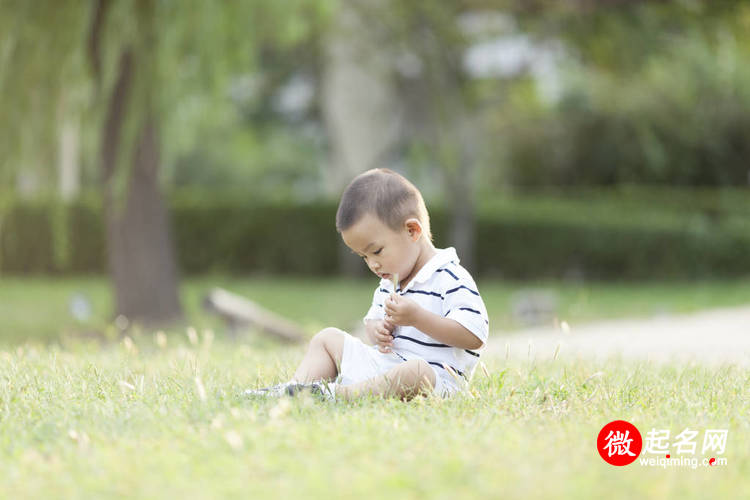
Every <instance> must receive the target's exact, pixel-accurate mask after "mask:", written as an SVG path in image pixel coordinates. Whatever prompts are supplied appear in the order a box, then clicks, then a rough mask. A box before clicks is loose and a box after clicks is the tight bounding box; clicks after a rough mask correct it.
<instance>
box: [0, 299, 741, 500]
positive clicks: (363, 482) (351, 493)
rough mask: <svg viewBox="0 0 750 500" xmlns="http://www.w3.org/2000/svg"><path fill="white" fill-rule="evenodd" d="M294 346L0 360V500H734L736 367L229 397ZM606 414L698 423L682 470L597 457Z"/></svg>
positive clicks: (0, 354)
mask: <svg viewBox="0 0 750 500" xmlns="http://www.w3.org/2000/svg"><path fill="white" fill-rule="evenodd" d="M269 296H270V295H269ZM300 314H301V316H302V313H300ZM301 354H302V347H301V346H297V347H290V348H270V349H269V348H267V347H263V346H262V345H260V344H258V343H257V342H254V341H252V340H251V341H247V342H245V341H243V342H240V343H230V342H226V341H224V340H221V339H220V338H216V339H213V341H212V340H211V338H210V336H209V337H208V338H207V337H205V336H202V337H200V336H199V338H198V339H197V341H196V342H195V343H191V342H190V341H188V338H187V336H186V335H184V334H183V335H172V336H169V338H168V339H167V342H166V344H164V343H163V342H162V343H161V345H159V343H158V342H156V341H155V336H154V335H153V334H152V333H141V334H136V335H135V336H134V337H133V339H132V340H125V341H121V342H119V343H118V342H114V343H111V344H105V345H104V346H102V345H100V344H99V343H98V342H94V341H89V342H87V341H71V342H69V343H67V344H66V345H65V347H60V346H58V345H56V344H52V345H45V344H41V343H37V344H34V343H31V344H25V345H23V346H18V347H12V348H8V349H6V350H4V351H0V467H1V468H2V471H3V481H2V482H0V498H101V497H110V496H116V497H124V498H180V499H191V498H227V497H235V498H276V497H278V498H300V497H302V498H304V497H319V498H326V499H330V498H351V497H356V498H445V499H456V498H476V497H479V498H483V497H484V498H523V499H529V498H575V499H578V498H597V499H598V498H633V497H636V498H637V497H644V498H749V497H750V481H748V479H747V478H748V475H750V439H749V438H750V420H748V418H747V416H748V414H750V378H749V377H748V373H747V371H746V370H741V369H738V368H735V367H731V366H725V367H718V368H711V369H708V368H703V367H699V366H695V365H687V366H654V365H649V364H645V363H637V364H636V363H624V362H620V361H617V360H611V361H610V362H607V363H595V362H588V361H579V362H572V361H566V362H563V361H561V360H549V361H544V362H528V361H527V362H522V361H512V362H508V361H506V360H504V359H502V358H489V359H487V358H484V359H483V360H484V362H485V363H486V365H487V368H488V372H487V373H488V375H485V372H484V371H483V370H477V371H476V373H475V376H474V379H473V380H472V383H471V386H470V392H469V394H471V395H466V396H458V397H456V398H454V399H452V400H446V401H443V400H440V399H435V398H418V399H416V400H415V401H413V402H411V403H408V404H405V403H402V402H399V401H394V400H388V401H383V400H362V401H359V402H356V403H340V402H339V403H329V402H320V401H317V400H314V399H312V398H311V397H309V396H307V397H300V398H297V399H282V400H275V401H258V400H250V399H247V398H243V397H241V396H239V393H240V392H241V391H242V390H243V389H245V388H247V387H255V386H258V385H261V384H268V383H272V382H275V381H278V380H281V379H284V378H286V377H288V376H289V374H290V373H291V372H292V371H293V368H294V365H295V364H296V363H297V361H298V360H299V358H300V356H301ZM616 419H624V420H627V421H629V422H631V423H633V424H634V425H635V426H636V427H638V429H639V430H640V431H641V433H642V434H643V436H644V438H645V435H646V432H647V431H648V430H650V429H652V428H657V429H668V430H670V431H671V436H675V435H676V434H677V433H679V432H681V431H682V430H683V429H684V428H686V427H689V428H690V429H693V430H698V431H699V432H700V434H699V436H698V439H699V442H698V444H697V446H698V451H697V452H696V454H695V455H688V456H690V457H693V456H694V457H696V458H697V459H698V460H699V464H698V467H697V468H695V469H693V468H692V467H689V466H688V467H685V466H683V467H667V468H662V467H647V466H643V465H640V464H639V463H638V461H636V462H635V463H633V464H630V465H627V466H624V467H614V466H611V465H609V464H607V463H605V462H604V461H603V460H602V459H601V458H600V457H599V455H598V453H597V450H596V437H597V434H598V433H599V430H600V429H601V428H602V426H603V425H604V424H606V423H607V422H610V421H612V420H616ZM705 429H727V430H728V437H727V445H726V451H725V453H724V454H723V455H721V456H722V457H724V458H726V464H725V465H721V466H716V467H703V466H702V464H701V463H700V460H702V458H704V457H705V458H708V457H709V455H710V454H708V453H707V454H702V453H701V450H700V448H701V445H702V438H703V433H704V431H705ZM642 456H644V455H642Z"/></svg>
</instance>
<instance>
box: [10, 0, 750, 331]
mask: <svg viewBox="0 0 750 500" xmlns="http://www.w3.org/2000/svg"><path fill="white" fill-rule="evenodd" d="M0 126H2V130H3V133H2V134H0V341H7V342H13V341H16V340H23V339H28V338H42V339H55V338H60V336H61V335H62V337H63V338H64V337H65V336H66V335H78V336H80V335H92V336H101V335H107V334H108V333H107V332H109V334H113V335H116V334H117V331H121V330H125V329H127V328H128V327H130V326H132V325H134V324H143V325H185V324H191V325H196V326H199V327H206V328H208V327H213V328H223V327H222V326H221V325H223V323H219V322H218V320H216V319H215V318H214V317H213V316H212V315H210V314H209V313H208V312H206V311H205V310H204V309H203V307H202V301H203V297H205V295H206V293H207V291H208V290H209V289H210V288H212V287H214V286H221V287H224V288H228V289H230V290H233V291H235V292H237V293H240V294H242V295H244V296H246V297H249V298H251V299H253V300H256V301H258V302H259V303H260V304H262V305H263V306H264V307H268V308H270V309H271V310H274V311H275V312H277V313H279V314H281V315H283V316H286V317H288V318H291V319H293V320H294V321H297V322H299V323H300V324H302V325H303V327H304V328H305V329H306V330H307V331H309V332H313V333H314V330H315V329H316V328H318V327H323V326H327V325H329V324H333V325H336V326H340V327H342V328H349V327H350V326H352V325H354V324H356V323H357V322H358V320H359V318H361V316H362V315H363V314H364V312H365V311H366V309H367V306H368V304H369V301H370V299H371V294H372V289H373V287H374V286H375V284H376V283H375V281H374V278H373V277H367V276H366V274H365V272H366V268H365V266H364V265H362V264H361V262H358V261H357V259H354V260H353V261H352V257H351V255H349V252H348V251H347V250H345V249H344V248H343V245H342V244H341V243H340V241H339V240H340V238H339V236H338V235H337V233H336V231H335V228H334V215H335V210H336V205H337V201H338V197H339V195H340V194H341V192H342V190H343V188H344V187H345V186H346V185H347V183H348V182H349V181H350V180H351V179H352V178H353V177H354V176H355V175H357V174H358V173H360V172H362V171H364V170H367V169H369V168H373V167H389V168H392V169H394V170H397V171H399V172H401V173H403V174H404V175H406V176H407V177H408V178H409V179H411V180H412V181H413V182H414V183H415V184H416V185H417V186H418V187H419V188H420V189H421V190H422V192H423V194H424V195H425V198H426V201H427V205H428V209H429V210H430V213H431V216H432V224H433V234H434V235H435V243H436V246H438V247H444V246H455V247H456V248H457V250H458V252H459V255H460V256H461V258H462V263H463V264H464V265H465V266H466V267H467V268H468V269H470V270H471V271H472V272H473V273H474V275H475V277H476V278H477V281H478V283H479V285H480V287H481V288H482V290H483V294H484V296H485V301H486V302H487V304H488V309H489V310H490V315H491V318H492V319H493V327H494V328H499V329H503V330H505V329H515V328H520V327H523V326H527V325H530V324H536V323H551V322H552V321H557V320H559V319H560V318H561V317H563V316H565V317H567V318H576V319H581V320H585V319H589V318H595V317H604V316H620V315H633V314H635V315H637V314H658V313H660V312H664V311H672V310H684V309H695V308H702V307H709V306H713V305H728V304H737V303H743V302H746V300H747V297H748V293H750V286H748V281H747V279H746V277H747V276H748V274H749V273H750V260H749V259H748V255H750V197H749V196H748V195H749V194H750V191H749V190H748V186H749V185H750V161H748V160H750V141H749V140H748V138H750V3H749V2H742V1H711V2H709V1H699V0H673V1H666V0H665V1H636V0H631V1H626V0H606V1H605V0H600V1H594V0H563V1H546V0H538V1H528V0H526V1H520V0H494V1H492V0H485V1H482V0H476V1H475V0H424V1H420V2H399V1H395V0H351V1H345V2H344V1H335V0H318V1H315V2H306V1H299V0H287V1H283V2H271V1H262V0H242V1H234V2H205V1H198V0H185V1H170V0H161V1H156V0H133V1H124V0H122V1H118V0H92V1H90V2H84V1H64V2H60V1H54V2H53V1H42V0H39V1H31V2H30V1H21V0H0ZM113 332H114V333H113Z"/></svg>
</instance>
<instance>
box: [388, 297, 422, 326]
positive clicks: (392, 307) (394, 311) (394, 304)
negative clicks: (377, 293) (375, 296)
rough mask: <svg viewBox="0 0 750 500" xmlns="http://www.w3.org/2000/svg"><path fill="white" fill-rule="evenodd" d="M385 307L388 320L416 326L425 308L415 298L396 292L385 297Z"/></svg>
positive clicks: (397, 323)
mask: <svg viewBox="0 0 750 500" xmlns="http://www.w3.org/2000/svg"><path fill="white" fill-rule="evenodd" d="M384 307H385V314H386V316H385V318H386V320H387V321H390V322H391V323H392V324H394V325H397V326H414V325H415V324H416V323H417V320H418V318H419V314H420V313H421V312H422V310H423V309H422V308H421V307H419V304H417V303H416V302H414V301H413V300H411V299H407V298H406V297H404V296H402V295H396V294H395V293H391V295H390V297H388V298H387V299H385V306H384Z"/></svg>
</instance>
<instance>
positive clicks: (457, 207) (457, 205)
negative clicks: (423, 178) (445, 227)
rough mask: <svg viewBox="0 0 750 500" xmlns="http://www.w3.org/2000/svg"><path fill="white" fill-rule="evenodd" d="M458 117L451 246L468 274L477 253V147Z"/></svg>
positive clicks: (465, 122)
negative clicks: (457, 152)
mask: <svg viewBox="0 0 750 500" xmlns="http://www.w3.org/2000/svg"><path fill="white" fill-rule="evenodd" d="M464 114H465V113H463V112H461V113H459V116H458V117H457V118H456V125H455V126H456V128H457V130H456V132H457V133H456V136H457V137H459V141H460V143H459V144H458V145H457V147H458V148H459V154H458V161H459V164H458V165H457V166H456V169H455V170H454V173H455V177H454V179H453V180H452V182H451V187H450V188H449V189H448V191H449V192H452V193H453V196H452V199H451V212H452V214H453V221H452V224H451V242H452V244H453V246H455V247H456V250H457V252H458V255H460V257H461V265H463V266H464V267H465V268H466V269H468V270H469V271H470V272H473V271H474V261H475V255H474V252H475V249H476V206H475V205H476V201H475V199H476V193H475V192H474V181H475V179H474V176H475V174H476V162H477V156H478V155H477V151H476V148H477V145H476V142H477V141H476V137H475V131H474V130H473V128H472V126H471V124H470V123H469V121H468V120H467V118H466V117H465V116H464Z"/></svg>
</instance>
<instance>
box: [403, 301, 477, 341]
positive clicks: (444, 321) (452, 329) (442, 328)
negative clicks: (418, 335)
mask: <svg viewBox="0 0 750 500" xmlns="http://www.w3.org/2000/svg"><path fill="white" fill-rule="evenodd" d="M414 328H416V329H417V330H420V331H423V332H424V333H426V334H427V335H429V336H430V337H432V338H434V339H435V340H437V341H438V342H442V343H443V344H448V345H451V346H455V347H460V348H461V349H479V348H480V347H482V341H481V340H479V338H478V337H477V336H476V335H474V334H473V333H471V332H470V331H469V330H467V329H466V327H465V326H463V325H462V324H461V323H459V322H458V321H456V320H453V319H449V318H443V317H442V316H438V315H437V314H435V313H432V312H430V311H427V310H425V309H423V310H422V311H421V313H420V314H419V316H418V318H417V322H416V323H415V324H414Z"/></svg>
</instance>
